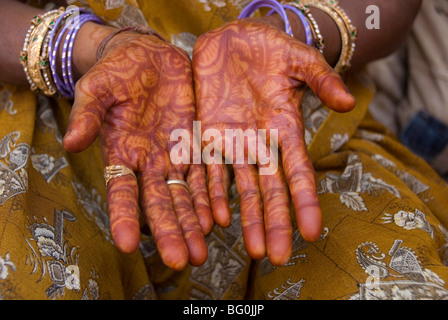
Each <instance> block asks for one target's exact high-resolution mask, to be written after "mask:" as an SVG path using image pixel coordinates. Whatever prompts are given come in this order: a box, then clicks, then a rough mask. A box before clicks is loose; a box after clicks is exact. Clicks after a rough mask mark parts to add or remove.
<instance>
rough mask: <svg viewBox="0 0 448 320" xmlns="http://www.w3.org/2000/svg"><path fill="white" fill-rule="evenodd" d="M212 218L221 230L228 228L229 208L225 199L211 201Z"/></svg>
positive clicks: (229, 220) (229, 219)
mask: <svg viewBox="0 0 448 320" xmlns="http://www.w3.org/2000/svg"><path fill="white" fill-rule="evenodd" d="M211 205H212V213H213V218H214V220H215V222H216V224H217V225H219V226H220V227H222V228H227V227H229V226H230V222H231V218H230V208H229V203H228V201H227V199H224V198H214V199H213V200H212V201H211Z"/></svg>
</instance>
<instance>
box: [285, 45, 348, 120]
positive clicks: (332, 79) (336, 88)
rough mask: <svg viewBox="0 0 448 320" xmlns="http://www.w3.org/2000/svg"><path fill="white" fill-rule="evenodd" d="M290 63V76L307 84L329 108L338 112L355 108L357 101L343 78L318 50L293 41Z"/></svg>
mask: <svg viewBox="0 0 448 320" xmlns="http://www.w3.org/2000/svg"><path fill="white" fill-rule="evenodd" d="M289 61H290V62H289V63H290V65H289V68H288V70H290V74H289V75H288V76H289V77H291V78H294V79H296V80H299V81H302V82H305V83H306V84H307V85H308V86H309V87H310V88H311V90H313V92H314V93H315V94H316V96H317V97H319V99H320V100H321V101H322V102H323V103H324V104H325V105H326V106H327V107H329V108H330V109H332V110H334V111H337V112H348V111H350V110H352V109H353V108H354V107H355V105H356V100H355V98H354V97H353V96H352V95H351V94H350V93H349V91H348V89H347V87H346V85H345V84H344V82H343V81H342V78H341V77H340V75H339V74H338V73H337V72H336V71H334V69H333V68H332V67H331V66H330V65H328V63H327V62H326V61H325V58H324V57H323V55H322V54H321V53H320V52H319V51H318V50H317V49H314V48H312V47H310V46H307V45H305V44H303V43H301V42H300V41H296V40H293V41H292V45H291V51H290V60H289Z"/></svg>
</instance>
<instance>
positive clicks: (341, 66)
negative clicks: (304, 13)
mask: <svg viewBox="0 0 448 320" xmlns="http://www.w3.org/2000/svg"><path fill="white" fill-rule="evenodd" d="M300 3H301V4H303V5H304V6H305V7H314V8H316V9H319V10H321V11H323V12H325V13H326V14H327V15H329V16H330V17H331V18H332V19H333V21H334V22H335V23H336V25H337V27H338V29H339V33H340V35H341V45H342V48H341V53H340V56H339V59H338V62H337V63H336V66H335V67H334V69H335V71H337V72H339V73H343V72H345V71H346V70H347V69H348V68H350V66H351V60H352V58H353V54H354V51H355V48H356V40H357V37H358V32H357V29H356V27H354V26H353V25H352V22H351V20H350V19H349V17H348V16H347V14H346V13H345V11H344V10H343V9H342V8H341V7H340V6H339V3H338V2H337V1H336V0H320V1H319V0H301V2H300Z"/></svg>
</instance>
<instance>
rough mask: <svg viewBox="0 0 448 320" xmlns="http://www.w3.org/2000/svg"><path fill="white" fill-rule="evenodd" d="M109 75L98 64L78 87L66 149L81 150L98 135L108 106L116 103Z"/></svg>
mask: <svg viewBox="0 0 448 320" xmlns="http://www.w3.org/2000/svg"><path fill="white" fill-rule="evenodd" d="M109 88H110V85H109V78H108V76H107V74H105V73H104V72H102V71H101V69H100V68H97V67H95V68H94V69H91V70H90V71H89V72H88V73H86V74H85V75H84V76H83V77H82V78H81V79H80V80H79V81H78V82H77V83H76V86H75V101H74V103H73V106H72V110H71V112H70V117H69V124H68V128H67V132H66V134H65V136H64V139H63V143H64V148H65V149H66V150H67V151H68V152H81V151H83V150H85V149H86V148H88V147H89V146H90V145H91V144H92V143H93V142H94V141H95V139H96V138H97V137H98V135H99V133H100V131H101V126H102V124H103V121H104V118H105V116H106V111H107V109H108V108H109V107H110V106H111V105H112V104H113V101H114V99H113V96H112V94H111V91H110V89H109Z"/></svg>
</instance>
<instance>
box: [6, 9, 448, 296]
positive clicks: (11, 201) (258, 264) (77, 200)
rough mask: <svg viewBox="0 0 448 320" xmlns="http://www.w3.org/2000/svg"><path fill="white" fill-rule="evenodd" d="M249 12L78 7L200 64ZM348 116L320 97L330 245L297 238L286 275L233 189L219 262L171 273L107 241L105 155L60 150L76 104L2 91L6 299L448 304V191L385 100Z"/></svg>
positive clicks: (318, 155)
mask: <svg viewBox="0 0 448 320" xmlns="http://www.w3.org/2000/svg"><path fill="white" fill-rule="evenodd" d="M247 3H249V1H248V0H165V1H155V0H149V1H146V0H145V1H143V0H138V1H134V0H126V1H121V0H115V1H111V0H109V1H105V0H102V1H100V0H80V1H69V4H71V5H79V6H85V7H87V8H90V10H92V11H93V12H95V13H96V14H97V15H98V16H100V17H101V18H102V19H103V20H104V21H105V22H106V23H108V24H110V25H113V26H117V27H122V26H125V25H130V24H136V23H139V24H148V25H149V26H150V27H152V28H154V29H155V30H156V31H157V32H159V33H160V34H161V35H162V36H164V37H165V38H166V39H167V40H168V41H171V42H172V43H173V44H175V45H178V46H180V47H182V48H183V49H185V50H186V51H187V52H189V53H190V54H191V50H192V46H193V43H194V41H195V39H196V37H197V36H199V35H200V34H202V33H204V32H206V31H208V30H211V29H213V28H216V27H218V26H219V25H221V24H223V23H225V22H227V21H231V20H233V19H235V18H236V17H237V15H238V13H239V12H240V11H241V10H242V8H243V7H244V6H245V5H246V4H247ZM346 82H347V84H348V86H349V88H350V90H351V92H352V93H353V94H354V96H355V97H356V99H357V107H356V108H355V110H353V111H352V112H350V113H347V114H337V113H334V112H332V111H330V110H328V109H327V108H326V107H325V106H323V105H321V103H320V102H319V101H318V99H317V98H316V97H315V96H314V95H313V94H312V93H310V92H308V93H307V94H306V95H305V98H304V104H303V113H304V122H305V126H306V130H305V138H306V142H307V145H308V149H309V154H310V157H311V159H312V161H313V164H314V167H315V169H316V176H317V181H318V193H319V199H320V203H321V206H322V209H323V215H324V218H323V230H322V235H321V238H320V239H319V241H317V242H315V243H307V242H305V241H304V240H303V239H302V238H301V236H300V233H299V232H298V231H295V233H294V239H293V255H292V258H291V259H290V261H289V262H288V263H287V264H286V265H285V266H282V267H274V266H273V265H272V264H271V263H270V262H269V260H268V259H267V258H265V259H263V260H261V261H251V259H250V258H249V257H248V256H247V253H246V251H245V249H244V243H243V240H242V234H241V223H240V217H239V213H240V211H239V196H238V192H237V190H236V186H235V184H233V185H232V187H231V189H230V190H229V193H230V199H231V203H230V206H231V209H232V224H231V226H230V227H229V228H227V229H222V228H219V227H215V228H214V230H213V232H212V233H211V234H210V235H209V236H208V237H207V244H208V248H209V258H208V260H207V262H206V263H205V264H204V265H203V266H201V267H191V266H189V267H187V268H186V269H185V270H183V271H182V272H174V271H172V270H170V269H168V268H166V267H165V266H164V265H163V264H162V262H161V260H160V259H159V256H158V254H157V251H156V248H155V244H154V242H153V241H152V238H151V235H150V234H147V233H144V234H143V235H142V238H141V244H140V248H139V251H138V252H136V253H135V254H132V255H123V254H121V253H119V252H118V250H117V249H116V248H115V246H114V244H113V240H112V239H111V235H110V231H109V222H108V213H107V203H106V194H105V187H104V181H103V177H102V171H103V167H104V165H103V163H102V159H101V154H100V151H99V145H98V142H97V143H95V144H94V145H92V146H91V147H90V148H89V149H88V150H86V151H84V152H81V153H79V154H69V153H67V152H65V151H64V149H63V146H62V143H61V141H62V136H63V134H64V133H65V128H66V126H67V121H68V115H69V113H70V108H71V106H70V102H69V101H66V100H64V99H60V100H54V99H49V98H47V97H42V96H41V97H36V96H35V95H34V94H32V93H31V92H30V91H29V90H28V89H26V88H17V87H12V86H7V85H3V86H1V87H0V124H1V125H0V227H1V229H0V230H1V232H0V299H75V300H79V299H275V300H281V299H292V300H295V299H394V298H398V299H448V290H447V282H448V269H447V266H448V230H447V229H448V197H447V195H448V186H447V184H446V183H445V182H444V181H443V180H442V179H441V178H440V177H438V176H437V175H436V173H435V172H434V171H433V170H432V169H431V168H430V167H429V166H428V165H427V164H426V163H425V162H424V161H423V160H421V159H420V158H418V157H416V156H415V155H413V154H412V153H411V152H410V151H408V150H407V149H406V148H404V147H403V146H402V145H401V144H399V143H398V142H397V140H396V139H395V138H394V137H393V136H391V135H390V134H388V132H387V130H386V129H385V128H384V127H382V126H381V125H379V124H378V123H377V122H375V121H374V120H373V119H372V118H371V117H370V115H369V113H368V105H369V102H370V99H371V98H372V96H373V95H374V88H373V87H372V86H371V85H370V83H369V81H368V79H366V78H365V77H364V76H363V75H362V74H351V75H348V76H347V79H346Z"/></svg>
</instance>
